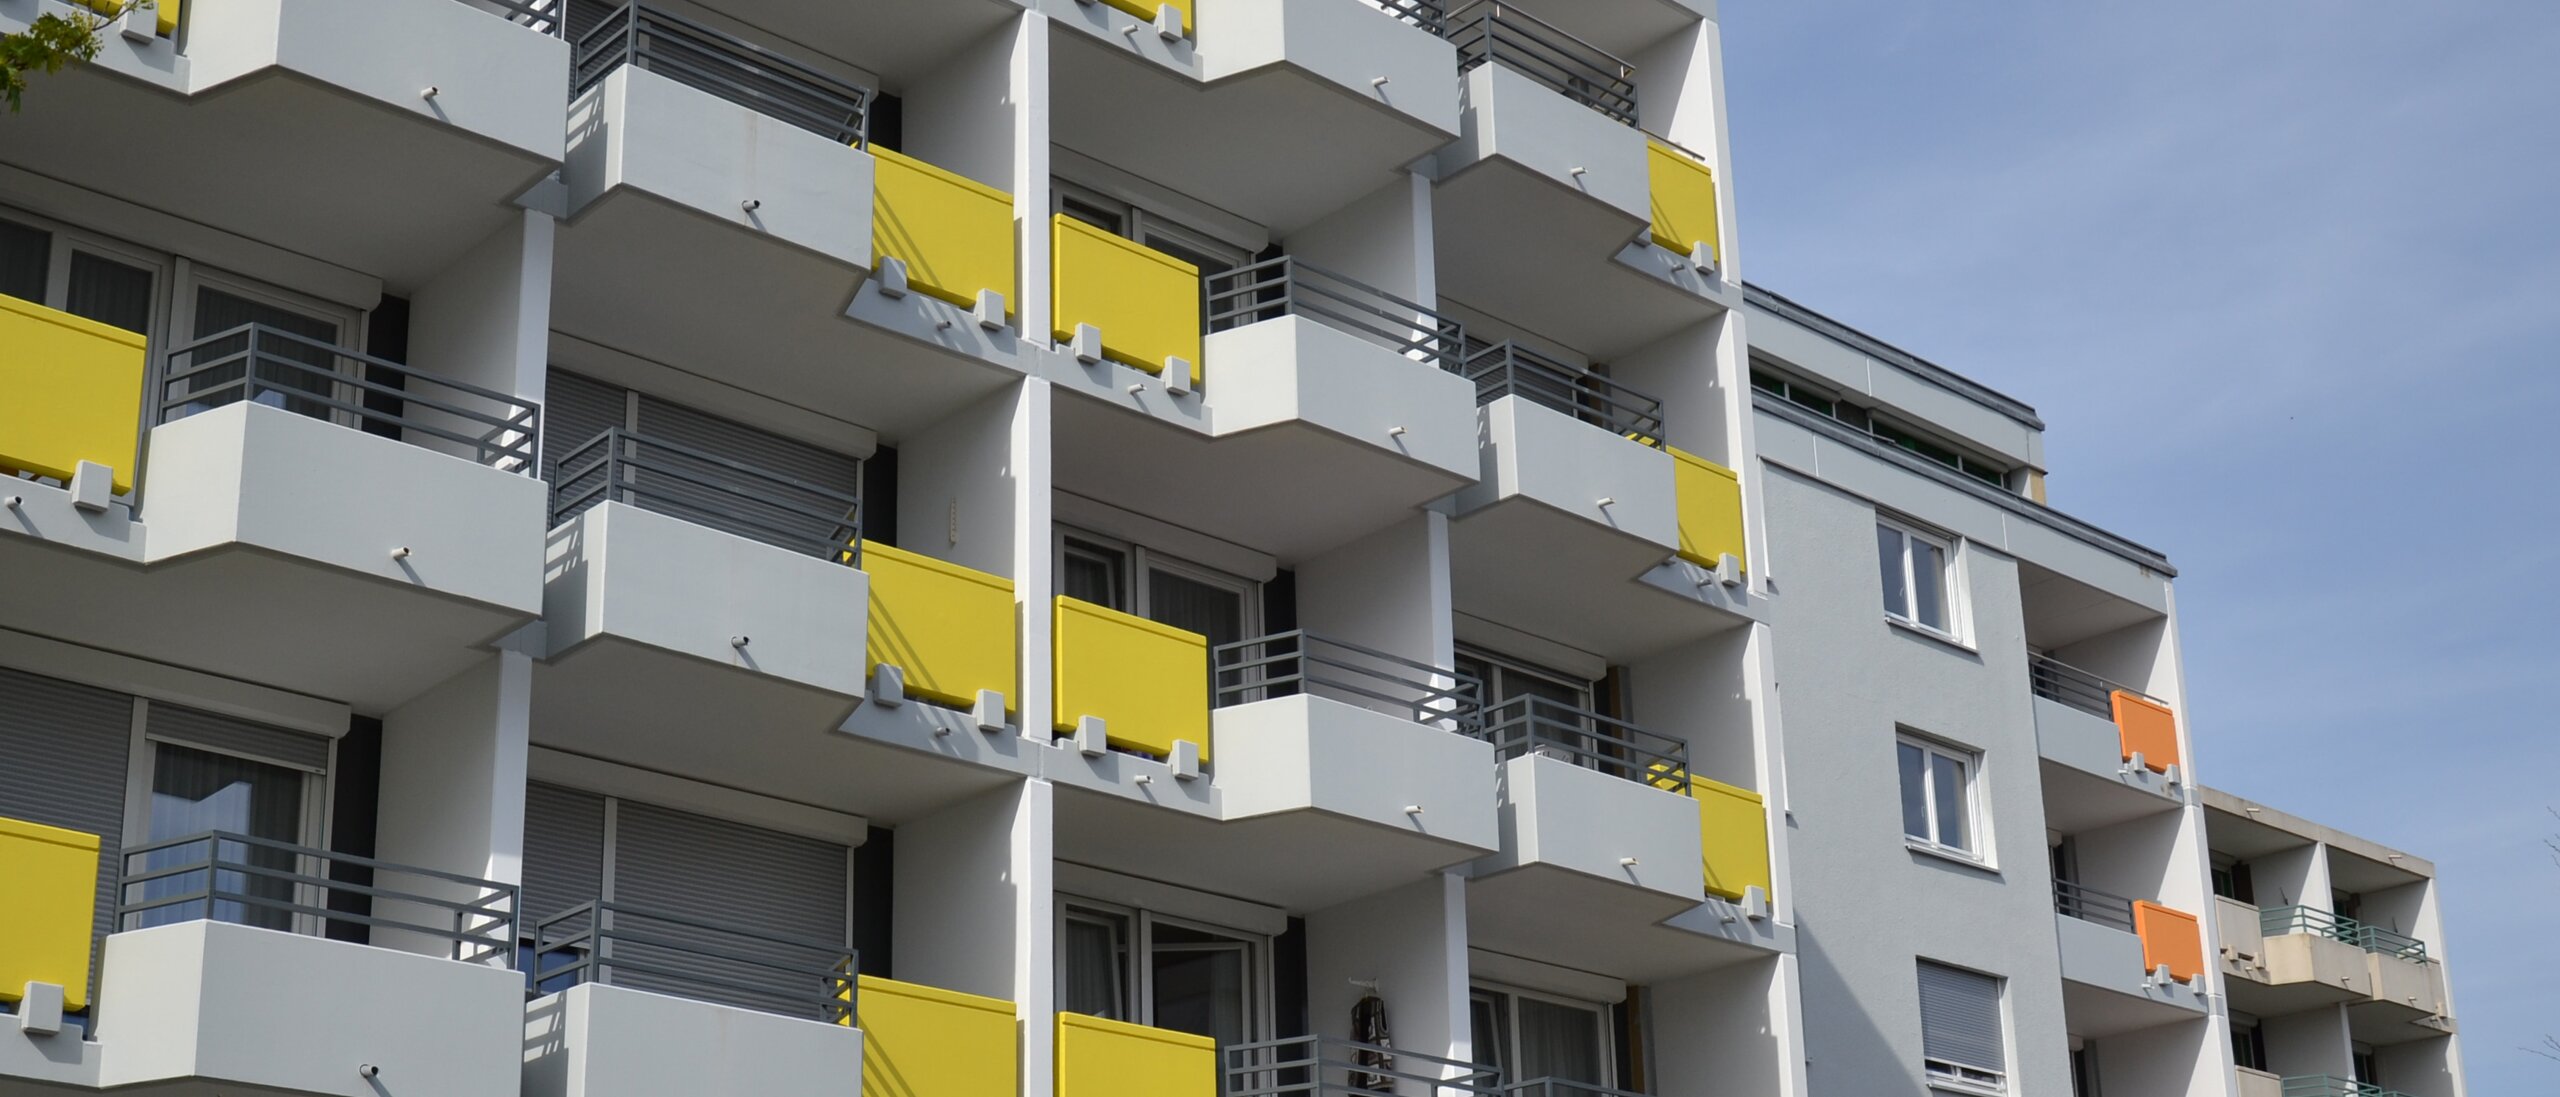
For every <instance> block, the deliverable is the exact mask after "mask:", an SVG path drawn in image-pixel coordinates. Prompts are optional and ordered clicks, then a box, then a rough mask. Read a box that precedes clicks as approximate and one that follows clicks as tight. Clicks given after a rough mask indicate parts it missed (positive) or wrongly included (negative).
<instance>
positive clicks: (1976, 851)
mask: <svg viewBox="0 0 2560 1097" xmlns="http://www.w3.org/2000/svg"><path fill="white" fill-rule="evenodd" d="M1906 746H1908V747H1914V748H1917V749H1918V750H1919V751H1920V757H1921V764H1920V790H1921V798H1920V806H1921V812H1922V814H1923V816H1924V817H1925V818H1926V819H1927V820H1928V823H1929V830H1930V833H1929V834H1927V835H1919V834H1912V833H1910V832H1908V831H1905V832H1904V833H1903V836H1902V837H1903V841H1904V842H1906V843H1907V844H1909V845H1910V846H1911V847H1912V848H1914V849H1920V850H1925V851H1927V852H1930V853H1935V854H1940V855H1942V856H1947V857H1953V858H1956V859H1958V860H1963V861H1970V862H1973V863H1975V864H1979V865H1984V866H1988V865H1990V864H1991V863H1992V862H1991V852H1990V851H1991V848H1992V846H1991V823H1990V819H1989V814H1990V813H1989V812H1986V811H1984V810H1982V757H1983V756H1982V752H1981V751H1978V750H1974V749H1972V748H1970V747H1963V746H1958V745H1956V744H1954V743H1949V742H1947V741H1945V740H1942V739H1932V738H1930V737H1928V736H1925V735H1915V734H1913V733H1911V732H1907V731H1906V732H1903V733H1901V734H1899V735H1896V736H1895V737H1894V786H1895V799H1894V804H1895V807H1896V809H1897V813H1898V812H1899V808H1900V806H1901V803H1902V800H1901V791H1902V789H1901V783H1902V778H1901V775H1902V748H1903V747H1906ZM1940 758H1946V759H1949V760H1952V761H1954V762H1955V763H1956V764H1957V765H1958V766H1961V767H1962V768H1963V770H1964V789H1963V797H1964V821H1965V829H1966V832H1967V834H1968V835H1969V836H1970V837H1971V838H1972V840H1973V844H1972V846H1971V847H1970V848H1968V847H1965V846H1956V845H1948V844H1947V843H1946V842H1945V841H1943V840H1942V838H1941V836H1940V835H1938V834H1937V833H1936V831H1937V829H1938V796H1939V791H1940V790H1939V789H1938V767H1937V765H1936V762H1937V760H1938V759H1940Z"/></svg>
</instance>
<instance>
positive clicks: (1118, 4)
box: [1102, 0, 1191, 34]
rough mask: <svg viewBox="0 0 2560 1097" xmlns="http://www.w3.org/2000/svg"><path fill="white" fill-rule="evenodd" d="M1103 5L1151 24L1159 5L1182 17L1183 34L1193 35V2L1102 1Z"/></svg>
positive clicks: (1177, 0)
mask: <svg viewBox="0 0 2560 1097" xmlns="http://www.w3.org/2000/svg"><path fill="white" fill-rule="evenodd" d="M1102 2H1103V3H1105V4H1109V5H1111V6H1112V7H1115V8H1118V9H1120V10H1122V11H1125V12H1128V13H1129V14H1131V15H1134V16H1137V17H1138V18H1140V19H1144V20H1146V21H1148V22H1150V23H1152V22H1154V21H1155V18H1156V8H1157V6H1158V5H1159V4H1161V5H1162V6H1164V7H1168V8H1172V9H1173V10H1174V11H1175V13H1177V14H1179V15H1181V16H1182V33H1184V34H1190V33H1191V0H1102Z"/></svg>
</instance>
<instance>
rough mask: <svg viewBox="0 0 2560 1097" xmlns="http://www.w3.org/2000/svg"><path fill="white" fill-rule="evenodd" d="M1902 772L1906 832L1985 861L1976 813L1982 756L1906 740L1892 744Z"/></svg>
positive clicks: (1934, 846) (1913, 837) (1928, 843)
mask: <svg viewBox="0 0 2560 1097" xmlns="http://www.w3.org/2000/svg"><path fill="white" fill-rule="evenodd" d="M1894 750H1895V751H1896V755H1897V763H1898V765H1899V767H1900V769H1901V772H1902V833H1903V835H1904V836H1906V837H1908V838H1910V839H1911V840H1912V841H1914V842H1918V843H1920V844H1922V845H1925V846H1928V847H1929V848H1932V849H1939V850H1945V851H1947V852H1950V853H1957V854H1961V855H1963V856H1966V857H1970V858H1975V859H1977V860H1978V859H1980V857H1981V856H1982V845H1981V834H1980V831H1981V827H1980V826H1979V825H1977V822H1976V818H1977V816H1976V812H1975V809H1974V773H1975V771H1976V770H1977V769H1978V768H1980V759H1981V756H1980V755H1976V754H1973V753H1971V752H1968V751H1963V750H1958V749H1957V748H1955V747H1951V746H1948V745H1946V744H1944V743H1938V742H1932V741H1930V740H1927V739H1920V738H1915V737H1912V736H1908V735H1906V736H1903V737H1902V738H1901V739H1900V740H1899V741H1898V742H1896V743H1895V745H1894Z"/></svg>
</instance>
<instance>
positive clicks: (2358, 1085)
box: [2284, 1074, 2409, 1097]
mask: <svg viewBox="0 0 2560 1097" xmlns="http://www.w3.org/2000/svg"><path fill="white" fill-rule="evenodd" d="M2284 1097H2409V1095H2408V1094H2406V1093H2402V1092H2400V1091H2399V1090H2396V1089H2384V1088H2382V1087H2381V1086H2377V1085H2374V1084H2372V1083H2369V1082H2359V1081H2356V1080H2354V1079H2352V1078H2340V1077H2337V1076H2335V1075H2329V1074H2304V1075H2297V1076H2295V1077H2291V1078H2287V1079H2285V1080H2284Z"/></svg>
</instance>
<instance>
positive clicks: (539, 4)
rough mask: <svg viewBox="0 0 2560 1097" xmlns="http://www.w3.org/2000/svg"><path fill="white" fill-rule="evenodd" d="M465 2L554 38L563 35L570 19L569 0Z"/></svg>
mask: <svg viewBox="0 0 2560 1097" xmlns="http://www.w3.org/2000/svg"><path fill="white" fill-rule="evenodd" d="M462 2H463V3H466V4H469V5H470V6H472V7H475V8H479V9H480V10H482V11H486V12H489V13H491V14H493V15H498V16H502V17H504V18H505V19H506V21H507V22H510V23H514V24H516V25H517V26H521V27H531V28H533V29H534V30H538V31H541V32H542V33H544V34H548V35H550V36H552V37H553V38H558V37H561V36H562V33H563V28H564V26H565V24H566V23H567V21H568V11H569V0H462Z"/></svg>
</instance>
